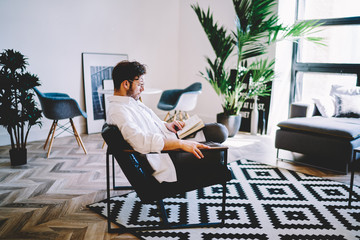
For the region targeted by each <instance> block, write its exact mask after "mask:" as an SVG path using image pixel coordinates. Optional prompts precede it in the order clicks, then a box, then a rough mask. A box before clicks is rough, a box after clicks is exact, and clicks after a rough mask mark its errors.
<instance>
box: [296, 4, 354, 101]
mask: <svg viewBox="0 0 360 240" xmlns="http://www.w3.org/2000/svg"><path fill="white" fill-rule="evenodd" d="M297 19H298V20H309V19H316V20H319V21H320V22H321V23H322V24H323V25H322V26H321V27H320V28H319V30H321V31H320V32H319V33H317V34H316V35H317V36H322V37H324V43H325V44H326V45H327V46H321V45H317V44H314V43H311V42H307V41H299V43H298V44H294V51H293V60H292V78H291V90H290V92H291V93H290V102H294V101H311V99H312V98H313V97H315V96H317V97H318V96H321V95H328V94H329V93H330V88H331V85H332V84H339V85H347V86H355V85H357V86H360V54H359V53H360V44H359V43H360V1H359V0H297Z"/></svg>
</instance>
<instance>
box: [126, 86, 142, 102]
mask: <svg viewBox="0 0 360 240" xmlns="http://www.w3.org/2000/svg"><path fill="white" fill-rule="evenodd" d="M126 96H128V97H132V98H133V99H135V100H139V98H140V93H138V94H136V93H135V91H134V90H133V89H132V88H130V89H129V90H128V91H127V92H126Z"/></svg>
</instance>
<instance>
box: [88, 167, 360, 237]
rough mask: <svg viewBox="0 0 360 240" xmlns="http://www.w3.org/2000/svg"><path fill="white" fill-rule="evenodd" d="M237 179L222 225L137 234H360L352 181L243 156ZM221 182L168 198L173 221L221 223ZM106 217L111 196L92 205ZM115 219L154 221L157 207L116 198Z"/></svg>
mask: <svg viewBox="0 0 360 240" xmlns="http://www.w3.org/2000/svg"><path fill="white" fill-rule="evenodd" d="M229 166H230V168H231V170H232V172H233V174H234V176H235V178H236V179H233V180H231V181H230V182H228V184H227V200H226V203H227V204H226V210H227V211H226V220H225V225H224V226H222V227H213V228H193V229H176V230H154V231H142V232H136V233H134V234H135V235H136V236H137V237H139V238H141V239H153V240H154V239H164V240H165V239H166V240H169V239H170V240H172V239H174V240H175V239H176V240H182V239H194V240H199V239H204V240H210V239H222V240H225V239H258V240H263V239H269V240H277V239H281V240H287V239H292V240H305V239H306V240H310V239H311V240H312V239H314V240H315V239H319V240H335V239H336V240H340V239H349V240H353V239H360V188H359V187H357V186H354V191H355V194H354V195H353V201H352V204H351V205H352V206H351V208H348V207H347V204H348V197H349V195H348V190H349V186H348V185H346V184H343V183H339V182H335V181H331V180H327V179H324V178H320V177H314V176H310V175H306V174H302V173H297V172H294V171H290V170H286V169H281V168H277V167H273V166H269V165H266V164H262V163H258V162H254V161H249V160H239V161H237V162H232V163H230V164H229ZM221 196H222V188H221V185H214V186H211V187H206V188H204V189H200V190H195V191H191V192H188V193H185V194H183V195H179V196H177V197H175V198H167V199H164V203H165V208H166V211H167V213H168V216H169V220H170V222H177V223H179V222H181V223H199V222H203V223H204V222H216V221H220V220H219V219H218V216H219V215H218V214H219V212H221ZM88 207H89V208H90V209H91V210H93V211H95V212H97V213H99V214H101V215H103V216H104V217H106V214H107V211H106V201H105V200H104V201H101V202H98V203H94V204H91V205H89V206H88ZM111 208H112V211H115V212H116V214H114V217H113V218H112V219H111V221H112V222H114V223H116V224H117V225H119V226H125V227H126V226H128V227H134V226H152V225H156V223H157V222H159V218H158V217H157V206H156V205H155V204H154V205H153V204H141V202H140V201H139V198H137V197H136V193H135V192H132V193H129V194H126V195H123V196H118V197H113V198H111Z"/></svg>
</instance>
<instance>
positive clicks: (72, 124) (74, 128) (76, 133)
mask: <svg viewBox="0 0 360 240" xmlns="http://www.w3.org/2000/svg"><path fill="white" fill-rule="evenodd" d="M70 123H71V126H72V128H73V131H74V136H75V138H76V140H78V141H79V143H80V146H81V147H82V149H83V150H84V153H85V154H87V151H86V148H85V146H84V143H83V141H82V140H81V137H80V135H79V133H78V131H77V130H76V127H75V125H74V122H73V120H72V119H71V118H70Z"/></svg>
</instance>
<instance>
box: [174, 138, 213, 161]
mask: <svg viewBox="0 0 360 240" xmlns="http://www.w3.org/2000/svg"><path fill="white" fill-rule="evenodd" d="M180 146H181V149H182V150H184V151H186V152H190V153H192V154H194V155H195V157H197V158H199V159H201V158H204V155H203V154H202V152H201V151H200V149H204V148H210V147H209V146H207V145H204V144H201V143H198V142H195V141H190V140H181V142H180Z"/></svg>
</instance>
